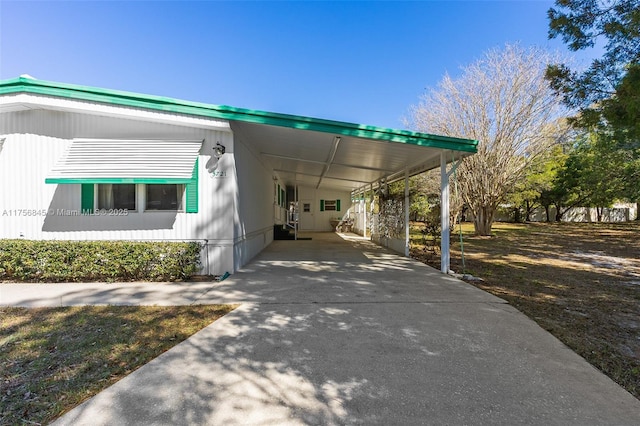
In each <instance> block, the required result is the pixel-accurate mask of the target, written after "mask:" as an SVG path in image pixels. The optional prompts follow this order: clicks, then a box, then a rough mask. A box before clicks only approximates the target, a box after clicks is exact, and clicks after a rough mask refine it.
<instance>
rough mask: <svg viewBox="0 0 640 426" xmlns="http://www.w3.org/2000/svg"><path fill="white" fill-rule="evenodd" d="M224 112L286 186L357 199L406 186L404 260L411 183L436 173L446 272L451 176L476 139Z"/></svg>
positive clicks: (367, 233) (367, 234)
mask: <svg viewBox="0 0 640 426" xmlns="http://www.w3.org/2000/svg"><path fill="white" fill-rule="evenodd" d="M227 108H228V107H227ZM229 112H230V113H231V114H230V115H231V117H229V118H231V119H232V121H231V128H232V130H233V131H234V134H235V137H237V138H239V139H240V140H241V141H242V142H243V143H245V144H247V145H248V146H250V147H252V149H253V150H254V154H255V155H257V156H259V157H260V158H261V159H262V161H263V162H264V163H265V164H268V165H269V166H270V168H272V169H273V171H274V173H275V174H277V176H278V178H279V179H281V180H282V181H284V182H285V184H286V185H287V186H290V187H294V188H297V187H298V186H299V185H305V186H312V187H315V188H316V189H322V188H330V189H338V190H347V191H350V193H351V199H352V200H355V199H362V198H364V197H365V196H366V195H365V194H371V193H373V192H374V191H379V190H381V189H382V188H384V187H385V186H386V185H388V184H390V183H393V182H396V181H401V180H404V188H405V193H404V206H405V208H404V210H405V211H404V228H405V235H404V254H405V256H408V255H409V195H410V194H409V178H410V177H411V176H414V175H417V174H420V173H422V172H425V171H428V170H431V169H434V168H436V167H440V170H441V173H440V176H441V184H440V196H441V200H442V202H441V218H442V235H441V237H442V238H441V250H442V259H441V271H442V272H445V273H446V272H448V271H449V265H450V254H449V235H450V229H449V220H448V218H449V178H450V175H451V173H452V172H453V169H454V168H455V167H456V166H457V162H458V161H459V160H460V159H462V158H464V157H466V156H469V155H472V154H473V153H475V152H476V151H477V143H478V142H477V141H475V140H469V139H461V138H454V137H447V136H438V135H432V134H426V133H419V132H411V131H407V130H398V129H389V128H381V127H374V126H366V125H362V124H354V123H346V122H338V121H331V120H323V119H316V118H309V117H302V116H295V115H287V114H275V113H267V112H263V111H253V110H244V109H230V110H229ZM451 163H453V165H452V166H449V170H447V165H448V164H451ZM296 201H297V200H296ZM367 201H369V200H365V204H368V205H370V203H367ZM369 214H371V213H370V212H369ZM364 216H365V220H364V221H363V222H364V227H363V229H361V230H360V231H361V233H362V234H363V235H364V236H365V237H371V230H370V229H368V228H367V220H366V216H367V210H366V209H365V211H364Z"/></svg>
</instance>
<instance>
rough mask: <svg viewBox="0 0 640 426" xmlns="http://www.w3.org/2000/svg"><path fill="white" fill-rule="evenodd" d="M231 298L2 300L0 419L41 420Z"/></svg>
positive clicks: (158, 349)
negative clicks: (12, 304)
mask: <svg viewBox="0 0 640 426" xmlns="http://www.w3.org/2000/svg"><path fill="white" fill-rule="evenodd" d="M235 307H236V306H233V305H197V306H172V307H156V306H142V307H140V306H84V307H66V308H36V309H27V308H0V380H1V381H0V424H1V425H17V424H44V423H48V422H50V421H52V420H53V419H55V418H57V417H59V416H60V415H62V414H63V413H65V412H66V411H68V410H70V409H71V408H73V407H75V406H76V405H78V404H80V403H81V402H82V401H84V400H85V399H87V398H89V397H91V396H93V395H95V394H96V393H98V392H99V391H101V390H102V389H104V388H106V387H107V386H109V385H111V384H113V383H115V382H116V381H118V380H120V379H121V378H123V377H124V376H126V375H127V374H129V373H131V372H132V371H134V370H135V369H137V368H138V367H140V366H142V365H143V364H146V363H147V362H149V361H151V360H152V359H153V358H155V357H157V356H158V355H160V354H161V353H163V352H165V351H167V350H168V349H170V348H171V347H173V346H174V345H176V344H178V343H179V342H181V341H183V340H185V339H186V338H187V337H189V336H191V335H192V334H194V333H195V332H197V331H198V330H200V329H202V328H204V327H205V326H207V325H209V324H211V323H212V322H213V321H215V320H216V319H218V318H220V317H221V316H223V315H225V314H226V313H228V312H230V311H231V310H233V309H234V308H235Z"/></svg>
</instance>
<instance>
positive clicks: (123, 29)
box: [0, 0, 588, 128]
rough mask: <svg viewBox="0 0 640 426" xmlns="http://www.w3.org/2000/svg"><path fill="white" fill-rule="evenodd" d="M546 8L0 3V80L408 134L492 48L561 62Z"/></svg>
mask: <svg viewBox="0 0 640 426" xmlns="http://www.w3.org/2000/svg"><path fill="white" fill-rule="evenodd" d="M552 4H553V2H552V1H542V0H540V1H516V0H511V1H423V2H402V1H389V2H382V1H380V2H365V1H359V2H285V1H281V2H267V1H264V2H263V1H254V2H223V1H197V2H170V1H164V2H153V1H128V2H118V1H45V2H34V1H24V0H22V1H6V0H0V79H7V78H14V77H17V76H19V75H21V74H25V73H26V74H30V75H32V76H34V77H36V78H38V79H42V80H50V81H58V82H64V83H73V84H81V85H88V86H95V87H102V88H108V89H116V90H126V91H132V92H138V93H144V94H151V95H160V96H168V97H173V98H178V99H184V100H189V101H198V102H206V103H212V104H224V105H232V106H236V107H243V108H251V109H259V110H266V111H273V112H283V113H290V114H297V115H305V116H311V117H319V118H327V119H333V120H341V121H348V122H355V123H363V124H370V125H376V126H382V127H393V128H402V127H403V124H402V118H403V117H405V116H406V115H407V111H408V109H409V107H410V106H411V105H412V104H416V103H417V102H418V101H419V97H420V95H421V94H422V93H424V92H425V90H426V89H427V88H430V87H435V86H436V85H437V84H438V82H439V81H440V80H441V79H442V77H443V76H444V74H445V73H446V72H448V73H449V74H450V75H454V76H455V75H457V74H459V72H460V67H461V66H464V65H466V64H469V63H471V62H473V61H474V60H475V59H477V58H478V57H480V56H481V55H482V54H483V52H485V51H486V50H487V49H490V48H494V47H500V46H503V45H504V44H505V43H513V42H519V43H520V44H521V45H523V46H529V45H536V46H540V47H544V48H547V49H550V50H559V51H560V52H563V53H565V52H568V51H567V49H566V48H565V47H564V45H563V44H562V42H561V41H560V40H548V39H547V28H548V22H547V17H546V11H547V10H548V9H549V7H551V6H552ZM587 55H588V53H587ZM582 57H583V59H582V60H583V61H586V60H587V59H586V56H585V54H582Z"/></svg>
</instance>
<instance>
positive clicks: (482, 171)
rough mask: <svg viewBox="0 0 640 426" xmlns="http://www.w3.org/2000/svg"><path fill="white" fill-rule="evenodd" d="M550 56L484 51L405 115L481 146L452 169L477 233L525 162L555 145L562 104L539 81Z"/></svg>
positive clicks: (484, 231)
mask: <svg viewBox="0 0 640 426" xmlns="http://www.w3.org/2000/svg"><path fill="white" fill-rule="evenodd" d="M551 60H552V58H551V57H550V55H549V54H548V53H547V52H545V51H542V50H540V49H536V48H528V49H523V48H521V47H519V46H513V45H507V46H506V47H505V48H504V49H496V50H491V51H489V52H487V53H486V54H485V55H484V57H483V58H481V59H480V60H478V61H476V62H475V63H473V64H471V65H469V66H467V67H465V68H463V73H462V75H461V76H460V77H459V78H457V79H453V78H451V77H450V76H448V75H446V76H445V77H444V79H443V80H442V81H441V83H440V84H439V86H438V88H437V89H434V90H432V91H431V92H430V93H427V94H426V95H425V96H424V97H423V98H422V101H421V103H420V104H419V105H417V106H414V107H413V108H412V110H411V123H410V125H411V126H412V127H414V128H416V129H418V130H420V131H424V132H430V133H439V134H444V135H449V136H458V137H465V138H470V139H476V140H478V141H479V145H478V153H477V154H475V155H472V156H470V157H467V158H465V159H464V161H463V162H462V164H461V165H460V167H459V168H458V169H457V183H458V186H459V189H460V195H461V197H462V199H463V200H464V202H465V204H466V205H467V206H468V208H469V210H470V211H471V213H472V214H473V216H474V227H475V231H476V234H479V235H490V234H491V226H492V224H493V220H494V215H495V212H496V209H497V207H498V205H499V204H500V203H502V202H503V201H504V199H505V197H506V195H507V194H508V193H509V192H510V190H511V188H512V187H513V186H514V184H515V183H516V182H518V181H519V179H521V177H522V176H523V174H524V172H525V170H526V169H527V167H528V165H529V163H530V162H531V161H532V160H533V159H534V158H535V157H536V156H537V155H538V154H539V153H540V152H543V151H544V150H546V148H547V147H548V146H549V145H551V144H552V143H554V142H555V140H556V134H557V132H556V130H558V131H559V128H557V126H554V125H553V123H554V121H555V119H556V118H557V117H558V116H559V115H560V114H561V111H560V105H561V99H560V97H559V96H557V95H556V94H554V93H553V91H552V90H551V88H550V87H549V84H548V82H547V81H546V80H545V79H544V73H545V69H546V65H547V64H548V63H549V62H551Z"/></svg>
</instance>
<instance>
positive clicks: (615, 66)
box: [546, 0, 640, 200]
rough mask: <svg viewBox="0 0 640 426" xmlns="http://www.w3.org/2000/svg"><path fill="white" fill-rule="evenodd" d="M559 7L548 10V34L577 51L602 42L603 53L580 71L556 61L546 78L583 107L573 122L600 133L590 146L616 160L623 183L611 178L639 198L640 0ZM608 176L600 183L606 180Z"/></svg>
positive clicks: (580, 1) (567, 1)
mask: <svg viewBox="0 0 640 426" xmlns="http://www.w3.org/2000/svg"><path fill="white" fill-rule="evenodd" d="M556 6H557V8H551V9H550V10H549V12H548V16H549V37H550V38H554V37H558V36H560V37H562V40H563V41H564V42H565V43H566V44H567V45H568V47H569V48H570V49H572V50H574V51H577V50H582V49H586V48H589V47H593V46H595V45H596V43H598V42H599V41H604V43H605V45H604V48H605V53H604V55H603V56H602V57H601V58H599V59H595V60H594V61H593V62H592V63H591V66H590V67H589V68H588V69H586V70H584V71H582V72H578V71H574V70H571V69H570V68H569V67H568V66H567V65H564V64H553V65H550V66H549V67H548V68H547V72H546V76H547V78H548V79H549V81H550V83H551V85H552V87H553V88H554V89H555V90H556V91H557V93H560V94H562V95H563V97H564V101H565V103H566V104H567V105H569V106H572V107H577V108H579V110H580V113H579V114H578V116H576V117H574V118H573V123H574V124H575V125H576V126H577V127H581V128H584V129H587V130H588V131H589V132H595V133H598V134H599V137H598V143H597V144H596V145H593V146H591V147H590V148H589V149H590V150H596V151H597V152H598V154H599V155H600V156H602V157H601V158H604V159H606V160H607V161H613V162H614V163H615V164H616V167H617V172H618V173H617V176H619V175H620V174H621V175H623V176H624V179H623V184H622V185H620V183H619V182H618V181H616V180H614V181H612V182H609V184H610V186H611V187H615V188H617V190H619V194H618V197H620V198H622V197H625V198H628V199H632V200H638V199H640V189H639V188H640V0H606V1H598V0H556ZM576 155H581V156H585V155H586V152H585V151H584V150H580V151H578V152H576ZM583 160H586V159H585V158H583ZM602 164H603V162H602V161H601V162H599V163H598V164H597V165H602ZM587 165H588V164H585V165H584V166H587ZM607 171H608V170H607ZM605 176H606V175H602V176H601V177H600V180H598V181H596V183H602V184H605V183H604V182H605V181H604V179H605ZM605 198H607V197H605Z"/></svg>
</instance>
